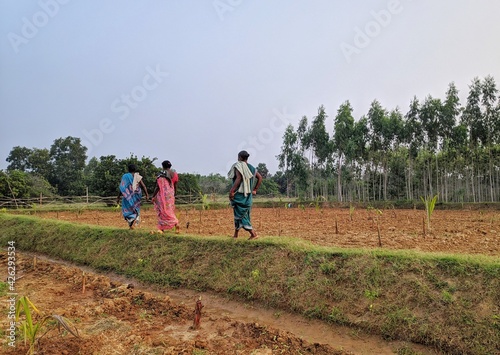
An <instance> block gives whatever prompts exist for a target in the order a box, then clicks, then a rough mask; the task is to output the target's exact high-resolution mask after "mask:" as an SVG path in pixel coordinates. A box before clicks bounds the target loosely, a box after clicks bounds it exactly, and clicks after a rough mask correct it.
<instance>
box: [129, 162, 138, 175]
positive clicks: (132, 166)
mask: <svg viewBox="0 0 500 355" xmlns="http://www.w3.org/2000/svg"><path fill="white" fill-rule="evenodd" d="M128 172H129V173H135V172H137V166H135V164H129V165H128Z"/></svg>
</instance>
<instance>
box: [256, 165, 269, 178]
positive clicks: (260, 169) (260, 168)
mask: <svg viewBox="0 0 500 355" xmlns="http://www.w3.org/2000/svg"><path fill="white" fill-rule="evenodd" d="M257 171H258V172H259V173H260V175H262V178H263V179H267V178H268V177H269V176H270V174H269V169H268V168H267V165H266V163H259V164H257Z"/></svg>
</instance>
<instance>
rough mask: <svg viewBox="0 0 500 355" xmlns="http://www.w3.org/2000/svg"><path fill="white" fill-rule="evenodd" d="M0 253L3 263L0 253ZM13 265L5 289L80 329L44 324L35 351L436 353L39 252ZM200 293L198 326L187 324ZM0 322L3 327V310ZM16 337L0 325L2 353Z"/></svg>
mask: <svg viewBox="0 0 500 355" xmlns="http://www.w3.org/2000/svg"><path fill="white" fill-rule="evenodd" d="M0 258H1V265H2V269H4V270H7V255H6V253H2V254H0ZM16 273H17V275H16V276H17V280H16V282H15V285H14V290H13V291H9V292H12V293H15V294H16V297H21V296H27V297H28V298H29V299H30V300H31V301H32V302H33V303H34V304H35V305H36V307H37V308H38V309H39V310H40V312H41V313H42V314H44V315H52V314H58V315H62V316H64V317H66V318H68V319H69V320H71V321H72V322H73V323H74V325H75V327H76V328H77V329H78V333H79V335H80V338H75V337H73V336H72V335H70V334H69V333H68V332H65V331H62V332H61V331H58V329H57V327H51V328H50V329H51V330H49V331H48V332H47V333H46V334H45V333H40V334H39V335H40V336H41V339H40V340H39V342H38V343H37V348H36V349H37V353H38V354H50V355H57V354H100V355H107V354H394V353H397V352H398V350H399V351H407V352H406V353H408V352H410V353H419V354H437V353H436V352H434V351H432V350H430V349H426V348H423V347H420V346H417V345H415V344H408V343H403V342H392V343H389V342H384V341H383V340H381V339H379V338H377V337H373V336H369V335H366V334H362V333H360V332H356V331H355V330H353V329H349V328H342V327H332V326H329V325H326V324H324V323H322V322H319V321H312V320H307V319H304V318H302V317H298V316H295V315H290V314H286V313H284V312H281V311H274V310H272V309H262V308H259V307H256V306H255V305H252V304H248V303H238V302H235V301H231V300H228V299H225V298H223V297H221V296H219V295H215V294H208V293H203V294H200V293H196V292H194V291H189V290H160V289H153V288H152V287H149V286H147V285H143V284H139V283H137V282H136V281H134V280H129V279H124V278H122V277H119V276H116V275H102V274H96V273H93V272H92V271H91V270H88V269H82V268H78V267H76V266H73V265H69V264H67V263H63V262H57V261H54V260H48V259H47V258H44V257H43V256H40V255H38V256H36V258H35V256H34V255H32V254H25V253H19V252H18V253H17V254H16ZM84 278H85V288H84V287H83V284H84V281H83V280H84ZM200 296H201V299H202V303H203V305H204V307H203V309H202V317H201V322H200V328H199V329H193V324H194V308H195V304H196V300H197V299H198V298H199V297H200ZM5 297H7V296H5ZM3 313H4V315H5V314H6V313H7V312H3ZM40 319H41V316H37V318H36V321H40ZM1 324H2V329H7V328H8V318H7V316H4V317H3V318H2V322H1ZM17 337H18V338H19V339H17V340H18V341H17V342H16V347H15V348H12V347H10V346H8V345H7V342H8V339H7V337H6V334H5V333H4V337H2V339H1V342H2V353H4V354H23V353H25V351H26V350H27V347H26V346H24V344H23V342H22V341H21V339H20V338H21V337H20V335H17Z"/></svg>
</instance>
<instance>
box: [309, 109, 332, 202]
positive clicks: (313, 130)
mask: <svg viewBox="0 0 500 355" xmlns="http://www.w3.org/2000/svg"><path fill="white" fill-rule="evenodd" d="M327 117H328V116H327V114H326V112H325V108H324V106H323V105H321V106H320V107H319V108H318V114H317V115H316V116H315V117H314V119H313V121H312V123H311V127H310V128H309V131H308V138H309V145H310V147H311V150H312V156H311V161H310V163H311V169H312V173H313V180H312V181H311V186H310V195H311V199H314V195H315V193H314V186H315V185H316V186H317V187H318V188H319V189H321V190H323V196H324V197H325V198H327V195H328V188H327V182H326V176H325V174H324V172H325V168H326V164H327V161H328V159H331V156H332V145H331V143H330V137H329V136H328V132H327V131H326V127H325V121H326V118H327Z"/></svg>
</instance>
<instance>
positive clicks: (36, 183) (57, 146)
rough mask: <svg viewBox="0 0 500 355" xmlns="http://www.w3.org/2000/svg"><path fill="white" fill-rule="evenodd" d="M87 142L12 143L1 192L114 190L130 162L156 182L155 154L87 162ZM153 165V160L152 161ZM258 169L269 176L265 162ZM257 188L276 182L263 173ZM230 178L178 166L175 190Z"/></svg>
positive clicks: (274, 189) (197, 189)
mask: <svg viewBox="0 0 500 355" xmlns="http://www.w3.org/2000/svg"><path fill="white" fill-rule="evenodd" d="M86 151H87V148H86V147H84V146H83V145H82V143H81V140H80V138H75V137H66V138H59V139H56V140H55V141H54V143H53V144H52V146H51V147H50V149H46V148H44V149H38V148H33V149H30V148H26V147H19V146H16V147H14V148H13V149H12V150H11V152H10V154H9V156H8V157H7V159H6V160H7V162H9V165H8V166H7V170H6V171H0V196H4V197H10V198H12V197H14V198H29V197H39V196H40V194H42V195H44V196H52V195H61V196H84V195H86V194H89V195H94V196H116V194H117V193H118V184H119V182H120V179H121V176H122V175H123V173H125V172H126V171H127V169H128V165H129V164H135V165H136V166H137V168H138V171H139V172H140V174H141V175H142V176H143V178H144V183H145V185H146V187H148V189H151V191H152V189H153V188H154V186H155V178H156V175H157V173H158V172H159V171H160V165H161V164H160V162H157V161H156V160H157V159H156V158H149V157H142V158H141V159H139V158H137V157H136V156H133V155H131V156H130V157H128V158H125V159H119V158H117V157H116V156H115V155H107V156H101V157H100V158H96V157H93V158H91V159H90V160H89V161H88V163H86V160H87V155H86ZM157 165H158V166H157ZM258 169H260V171H262V172H263V174H264V176H266V177H268V178H270V174H269V171H268V170H267V167H266V165H265V164H259V165H258ZM266 180H267V181H266V182H265V183H263V185H261V186H262V188H261V193H263V194H279V190H280V189H279V186H278V185H277V183H276V182H274V181H272V180H271V179H266ZM230 185H231V181H229V180H228V179H227V178H226V177H224V176H222V175H220V174H210V175H208V176H202V175H199V174H188V173H182V172H179V183H178V185H177V191H178V194H179V195H192V196H200V195H202V194H224V193H228V192H229V189H230Z"/></svg>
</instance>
